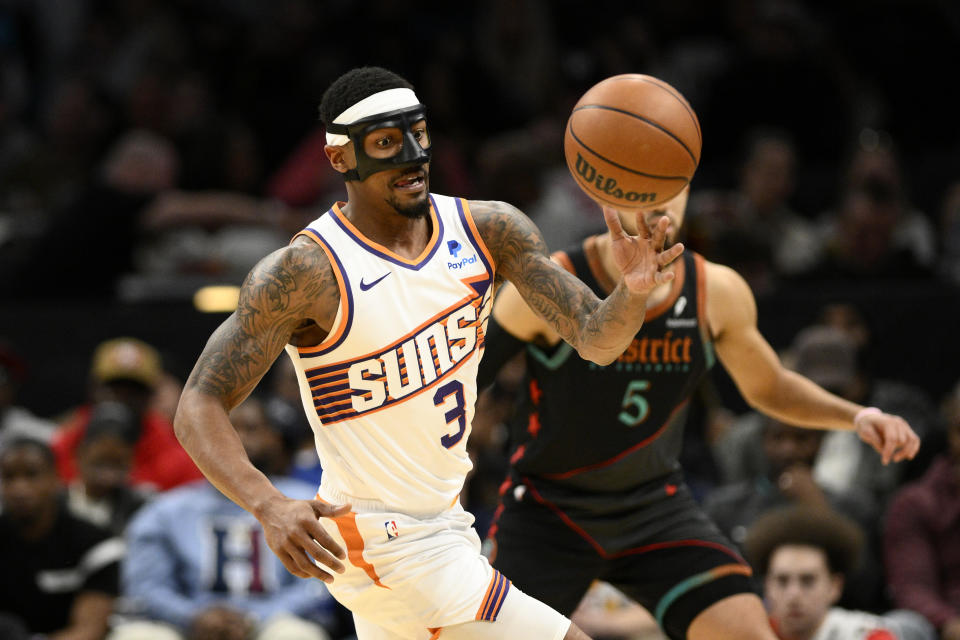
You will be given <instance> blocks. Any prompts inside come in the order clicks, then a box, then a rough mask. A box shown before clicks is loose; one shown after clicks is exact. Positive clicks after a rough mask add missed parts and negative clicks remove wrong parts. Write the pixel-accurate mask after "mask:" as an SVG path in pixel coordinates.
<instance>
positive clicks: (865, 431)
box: [857, 425, 883, 452]
mask: <svg viewBox="0 0 960 640" xmlns="http://www.w3.org/2000/svg"><path fill="white" fill-rule="evenodd" d="M857 433H858V435H859V436H860V439H861V440H863V441H864V442H866V443H867V444H869V445H870V446H871V447H873V448H874V449H876V450H877V452H880V451H881V450H882V449H883V440H882V439H881V438H880V436H879V434H877V430H876V429H875V428H874V427H873V425H867V426H866V427H863V428H860V429H858V430H857Z"/></svg>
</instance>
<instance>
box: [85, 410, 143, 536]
mask: <svg viewBox="0 0 960 640" xmlns="http://www.w3.org/2000/svg"><path fill="white" fill-rule="evenodd" d="M139 435H140V425H139V424H138V420H137V416H136V415H134V413H133V412H132V411H131V410H130V408H129V407H127V406H126V405H124V404H121V403H119V402H111V401H106V402H101V403H99V404H97V405H95V406H94V407H93V408H92V410H91V413H90V422H89V424H88V425H87V429H86V431H85V432H84V434H83V439H82V440H81V441H80V444H79V446H78V447H77V468H78V470H79V475H78V476H77V478H76V479H75V480H74V481H73V482H72V483H70V486H69V487H68V491H67V506H68V507H69V508H70V511H71V512H72V513H73V514H74V515H76V516H79V517H81V518H86V519H87V520H90V521H91V522H93V523H94V524H97V525H99V526H101V527H104V528H106V529H110V530H111V531H113V533H115V534H117V535H120V536H122V535H123V532H124V530H125V529H126V526H127V522H128V521H129V520H130V518H132V517H133V514H134V513H135V512H136V511H137V509H139V508H140V507H141V506H143V504H144V503H145V502H146V501H147V499H148V498H149V497H150V495H151V494H150V492H149V491H147V490H146V489H144V488H140V487H133V486H132V485H131V484H130V469H131V468H132V466H133V455H134V448H135V447H136V443H137V437H138V436H139Z"/></svg>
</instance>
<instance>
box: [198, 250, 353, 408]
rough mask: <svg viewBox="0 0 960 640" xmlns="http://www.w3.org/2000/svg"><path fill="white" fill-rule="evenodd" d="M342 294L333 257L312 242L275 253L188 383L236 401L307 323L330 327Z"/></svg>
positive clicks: (254, 275)
mask: <svg viewBox="0 0 960 640" xmlns="http://www.w3.org/2000/svg"><path fill="white" fill-rule="evenodd" d="M339 295H340V294H339V287H338V285H337V281H336V277H335V276H334V274H333V269H332V267H331V266H330V263H329V260H328V258H327V256H326V254H324V253H323V250H322V249H321V248H320V247H319V246H318V245H316V244H315V243H313V242H312V241H310V240H306V239H302V240H297V241H295V242H294V243H293V244H291V245H290V246H288V247H285V248H283V249H279V250H277V251H275V252H273V253H272V254H270V255H269V256H267V257H266V258H264V259H263V260H261V261H260V262H259V263H258V264H257V265H256V266H255V267H254V268H253V269H252V270H251V271H250V273H249V274H248V275H247V278H246V280H245V281H244V283H243V286H242V287H241V289H240V297H239V300H238V302H237V310H236V311H235V312H234V313H233V314H232V315H231V316H230V317H229V318H227V320H225V321H224V323H223V324H222V325H220V327H219V328H218V329H217V330H216V331H215V332H214V333H213V335H212V336H211V337H210V340H209V341H208V342H207V345H206V347H205V348H204V350H203V353H202V354H201V356H200V359H199V360H198V361H197V364H196V366H195V367H194V370H193V373H191V374H190V379H189V380H188V381H187V384H188V385H190V386H197V387H199V388H200V389H201V390H202V391H204V392H206V393H209V394H212V395H216V396H220V397H222V398H223V399H224V400H225V402H226V403H227V404H228V405H230V406H232V405H234V404H236V403H237V402H239V400H242V399H243V398H244V397H246V395H247V394H248V393H249V392H250V391H251V390H252V389H253V387H254V386H255V385H256V383H257V382H258V381H259V380H260V378H261V377H262V376H263V374H264V373H266V372H267V370H268V369H269V368H270V366H271V365H272V364H273V361H274V360H275V359H276V357H277V356H278V355H279V354H280V352H281V351H282V350H283V348H284V346H285V345H286V344H287V342H288V341H289V340H290V338H291V336H292V335H293V333H294V332H295V331H296V330H297V329H298V328H300V327H302V326H303V325H304V323H310V322H312V323H315V324H316V325H317V326H318V327H319V328H321V329H324V330H327V329H329V328H330V326H331V325H332V323H333V319H334V317H335V316H336V312H337V307H338V305H339Z"/></svg>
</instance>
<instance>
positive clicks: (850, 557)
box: [744, 505, 864, 576]
mask: <svg viewBox="0 0 960 640" xmlns="http://www.w3.org/2000/svg"><path fill="white" fill-rule="evenodd" d="M863 541H864V535H863V531H862V530H861V528H860V527H859V525H857V523H855V522H854V521H853V520H851V519H850V518H848V517H846V516H844V515H842V514H840V513H837V512H836V511H834V510H832V509H828V508H825V507H811V506H808V505H792V506H788V507H783V508H779V509H774V510H771V511H768V512H767V513H765V514H763V515H761V516H760V517H759V518H757V519H756V520H755V521H754V523H753V524H752V525H751V526H750V530H749V531H748V532H747V539H746V541H745V542H744V548H745V551H746V553H747V558H748V559H749V560H750V562H751V564H753V566H754V568H756V569H757V571H759V572H760V575H766V573H767V571H768V570H769V568H770V557H771V556H772V555H773V554H774V552H775V551H776V550H777V549H779V548H780V547H784V546H787V545H796V546H803V547H814V548H816V549H820V550H822V551H823V553H824V555H825V556H826V557H827V567H828V569H829V570H830V573H840V574H842V575H844V576H846V575H849V574H850V572H851V571H853V570H854V569H855V568H856V567H857V564H858V562H859V555H860V551H861V549H862V548H863Z"/></svg>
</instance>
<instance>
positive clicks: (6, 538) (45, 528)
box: [0, 438, 123, 640]
mask: <svg viewBox="0 0 960 640" xmlns="http://www.w3.org/2000/svg"><path fill="white" fill-rule="evenodd" d="M60 490H61V485H60V482H59V480H58V479H57V472H56V467H55V465H54V458H53V452H52V451H51V450H50V448H49V446H48V445H46V444H44V443H42V442H38V441H37V440H33V439H29V438H20V439H16V440H13V441H11V442H9V443H8V444H7V446H6V447H5V448H4V450H3V451H2V452H0V496H2V503H3V511H2V513H0V566H2V567H3V570H2V571H0V615H3V616H5V617H6V619H7V628H6V630H5V633H6V634H7V635H4V636H3V637H4V638H5V639H7V638H10V637H11V636H12V635H14V634H15V633H16V631H13V630H14V629H16V627H17V626H19V627H20V629H21V631H22V630H23V629H26V630H27V631H29V633H31V634H45V635H34V636H31V637H32V638H38V637H42V638H46V637H48V636H49V637H51V638H54V637H55V638H70V639H71V640H74V639H75V640H98V639H100V638H103V636H104V634H105V633H106V631H107V619H108V616H109V615H110V612H111V611H112V609H113V603H114V599H115V597H116V595H117V587H118V584H117V582H118V573H119V562H120V559H121V557H122V555H123V542H122V540H120V539H119V538H114V537H111V534H110V532H108V531H106V530H105V529H102V528H100V527H98V526H96V525H94V524H92V523H90V522H87V521H86V520H82V519H80V518H77V517H76V516H74V515H72V514H71V513H70V511H69V510H68V509H67V508H66V507H65V505H64V504H63V501H62V500H61V497H60ZM11 620H16V622H11ZM0 630H3V627H2V626H0ZM14 637H15V636H14Z"/></svg>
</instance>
